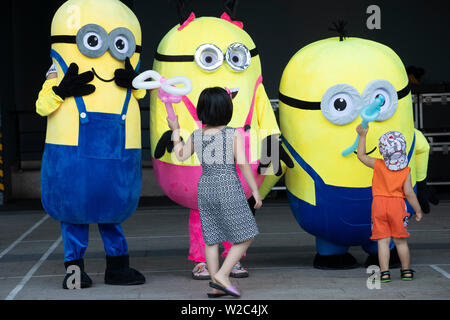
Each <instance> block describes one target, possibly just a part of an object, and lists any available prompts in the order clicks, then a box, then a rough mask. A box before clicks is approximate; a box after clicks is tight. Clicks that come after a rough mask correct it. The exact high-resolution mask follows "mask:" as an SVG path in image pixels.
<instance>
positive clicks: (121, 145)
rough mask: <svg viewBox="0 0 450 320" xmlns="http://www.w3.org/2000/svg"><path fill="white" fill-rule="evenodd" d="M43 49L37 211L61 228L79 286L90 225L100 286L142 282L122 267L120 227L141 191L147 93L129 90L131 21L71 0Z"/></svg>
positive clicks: (134, 32)
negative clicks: (50, 73)
mask: <svg viewBox="0 0 450 320" xmlns="http://www.w3.org/2000/svg"><path fill="white" fill-rule="evenodd" d="M51 41H52V48H51V57H52V59H53V62H54V64H55V65H56V66H57V77H56V78H55V79H49V80H47V81H46V82H45V83H44V85H43V88H42V90H41V92H40V93H39V97H38V100H37V102H36V111H37V113H39V114H40V115H41V116H47V118H48V121H47V136H46V143H45V150H44V155H43V158H42V169H41V189H42V204H43V206H44V209H45V211H46V212H47V213H48V214H49V215H50V216H52V217H53V218H54V219H56V220H59V221H61V233H62V239H63V245H64V254H65V263H64V265H65V267H66V268H68V267H69V266H73V265H75V266H78V267H79V268H80V270H81V287H83V288H84V287H89V286H91V284H92V281H91V279H90V278H89V276H88V275H87V274H86V272H85V271H84V262H83V255H84V253H85V251H86V248H87V245H88V235H89V224H92V223H96V224H98V228H99V231H100V234H101V236H102V239H103V243H104V248H105V251H106V271H105V283H107V284H116V285H134V284H142V283H144V282H145V278H144V276H143V275H142V274H141V273H140V272H138V271H137V270H135V269H133V268H130V267H129V256H128V246H127V241H126V239H125V236H124V234H123V231H122V227H121V223H122V222H123V221H124V220H125V219H127V218H128V217H130V216H131V214H132V213H133V212H134V211H135V209H136V207H137V205H138V201H139V196H140V191H141V136H140V134H141V130H140V114H139V106H138V102H137V100H136V99H140V98H142V97H143V96H144V95H145V91H138V90H134V88H133V87H132V85H131V83H132V80H133V78H134V77H135V76H136V71H135V70H136V69H138V66H139V61H140V52H141V28H140V25H139V21H138V20H137V18H136V16H135V15H134V14H133V12H132V11H131V10H130V9H129V8H128V7H127V6H126V5H125V4H123V3H121V2H120V1H118V0H69V1H67V2H65V3H64V4H63V5H62V6H61V7H60V8H59V9H58V11H57V12H56V13H55V16H54V17H53V21H52V27H51ZM79 72H80V73H79ZM69 278H70V274H66V277H65V278H64V281H63V288H65V289H67V287H68V286H67V285H68V283H67V282H68V279H69Z"/></svg>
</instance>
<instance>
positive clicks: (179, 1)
mask: <svg viewBox="0 0 450 320" xmlns="http://www.w3.org/2000/svg"><path fill="white" fill-rule="evenodd" d="M171 2H172V3H173V2H176V6H177V13H178V20H179V22H180V25H181V24H183V23H184V22H185V21H186V20H187V18H189V15H190V11H189V10H188V6H189V4H190V2H191V0H172V1H171Z"/></svg>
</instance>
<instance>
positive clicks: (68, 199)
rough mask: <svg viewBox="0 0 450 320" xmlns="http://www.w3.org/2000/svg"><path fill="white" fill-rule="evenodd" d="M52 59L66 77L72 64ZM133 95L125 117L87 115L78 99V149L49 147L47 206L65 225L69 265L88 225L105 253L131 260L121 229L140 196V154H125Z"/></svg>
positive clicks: (44, 183)
mask: <svg viewBox="0 0 450 320" xmlns="http://www.w3.org/2000/svg"><path fill="white" fill-rule="evenodd" d="M51 56H52V57H53V58H54V59H55V60H56V61H57V62H58V63H59V65H60V66H61V68H62V70H63V72H64V73H66V71H67V64H66V63H65V62H64V60H63V58H62V57H61V56H60V55H59V54H58V53H57V52H56V51H55V50H52V51H51ZM130 98H131V90H130V89H128V91H127V93H126V97H125V101H124V104H123V108H122V112H121V113H120V114H110V113H98V112H88V111H86V106H85V103H84V100H83V98H82V97H75V101H76V105H77V109H78V114H79V134H78V146H68V145H56V144H51V143H46V144H45V150H44V155H43V158H42V169H41V189H42V204H43V207H44V209H45V211H46V212H47V213H48V214H49V215H50V216H51V217H53V218H54V219H56V220H59V221H61V230H62V237H63V243H64V250H65V260H66V261H70V260H76V259H79V258H82V256H83V254H84V251H85V250H86V247H87V243H88V228H89V224H91V223H97V224H98V225H99V230H100V233H101V235H102V238H103V242H104V246H105V250H106V253H107V254H108V255H110V256H119V255H123V254H127V252H128V248H127V243H126V240H125V236H124V234H123V231H122V228H121V226H120V223H121V222H123V221H124V220H125V219H127V218H128V217H130V216H131V214H132V213H133V212H134V211H135V210H136V207H137V205H138V202H139V196H140V192H141V180H142V173H141V149H125V119H126V114H127V110H128V105H129V101H130Z"/></svg>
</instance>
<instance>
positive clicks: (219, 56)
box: [155, 43, 258, 71]
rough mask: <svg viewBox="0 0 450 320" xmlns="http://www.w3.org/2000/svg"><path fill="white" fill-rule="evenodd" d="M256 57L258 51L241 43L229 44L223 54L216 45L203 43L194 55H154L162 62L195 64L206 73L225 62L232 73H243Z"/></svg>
mask: <svg viewBox="0 0 450 320" xmlns="http://www.w3.org/2000/svg"><path fill="white" fill-rule="evenodd" d="M257 55H258V50H257V49H256V48H253V49H251V50H249V49H248V48H247V47H246V46H245V45H244V44H242V43H233V44H231V45H230V46H229V47H228V49H227V51H226V52H225V53H223V52H222V50H220V48H218V47H217V46H216V45H214V44H211V43H205V44H202V45H200V46H199V47H198V48H197V50H196V51H195V54H194V55H165V54H160V53H158V52H156V53H155V59H156V60H158V61H162V62H195V63H196V64H197V65H198V66H199V67H200V68H202V69H203V70H206V71H214V70H216V69H217V68H219V67H220V66H221V65H222V64H223V61H224V60H225V61H226V62H227V64H228V65H229V66H230V67H231V69H233V70H234V71H244V70H246V69H247V68H248V67H249V66H250V63H251V58H252V57H255V56H257Z"/></svg>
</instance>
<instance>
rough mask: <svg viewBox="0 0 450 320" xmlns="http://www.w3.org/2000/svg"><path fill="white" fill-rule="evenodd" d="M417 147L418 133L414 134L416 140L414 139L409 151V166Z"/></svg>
mask: <svg viewBox="0 0 450 320" xmlns="http://www.w3.org/2000/svg"><path fill="white" fill-rule="evenodd" d="M415 147H416V133H415V132H414V138H413V142H412V144H411V149H409V152H408V164H409V161H411V157H412V154H413V152H414V148H415Z"/></svg>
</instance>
